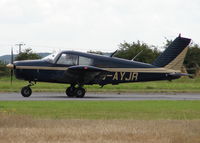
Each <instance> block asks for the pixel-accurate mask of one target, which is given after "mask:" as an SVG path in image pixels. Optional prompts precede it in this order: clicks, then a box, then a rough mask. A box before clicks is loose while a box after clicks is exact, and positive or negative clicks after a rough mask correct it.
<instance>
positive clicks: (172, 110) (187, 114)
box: [0, 101, 200, 120]
mask: <svg viewBox="0 0 200 143" xmlns="http://www.w3.org/2000/svg"><path fill="white" fill-rule="evenodd" d="M0 113H4V114H16V115H26V116H30V117H31V118H32V117H33V118H47V119H88V120H91V119H92V120H96V119H101V120H102V119H103V120H110V119H112V120H113V119H131V120H161V119H170V120H193V119H200V101H123V102H121V101H84V102H83V101H28V102H27V101H0Z"/></svg>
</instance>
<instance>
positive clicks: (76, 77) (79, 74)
mask: <svg viewBox="0 0 200 143" xmlns="http://www.w3.org/2000/svg"><path fill="white" fill-rule="evenodd" d="M107 73H108V71H106V70H104V69H101V68H97V67H93V66H71V67H69V68H68V69H67V70H66V72H65V74H66V75H67V76H68V77H70V78H71V82H72V83H73V82H74V83H79V84H94V83H95V84H100V83H101V81H102V80H103V79H104V78H105V76H106V75H107Z"/></svg>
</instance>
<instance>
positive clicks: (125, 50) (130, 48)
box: [0, 40, 200, 76]
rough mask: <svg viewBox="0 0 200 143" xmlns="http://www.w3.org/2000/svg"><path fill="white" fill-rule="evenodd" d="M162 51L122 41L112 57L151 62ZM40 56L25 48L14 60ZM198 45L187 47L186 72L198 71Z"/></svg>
mask: <svg viewBox="0 0 200 143" xmlns="http://www.w3.org/2000/svg"><path fill="white" fill-rule="evenodd" d="M171 42H172V40H166V42H165V44H164V46H163V47H162V49H165V48H166V47H168V46H169V45H170V43H171ZM88 52H89V53H95V54H100V55H103V54H106V55H108V54H109V53H104V52H102V51H92V50H91V51H88ZM161 53H162V52H161V51H160V50H159V48H158V47H156V46H152V45H148V44H146V43H144V42H140V41H137V42H132V43H128V42H126V41H125V42H123V43H120V44H119V47H118V50H117V52H116V53H115V55H114V57H118V58H123V59H128V60H135V61H139V62H145V63H149V64H151V63H153V61H154V60H155V59H156V58H157V57H158V56H159V55H160V54H161ZM40 58H41V56H39V55H37V54H36V53H34V52H33V51H32V49H30V48H29V49H25V50H24V51H22V52H21V53H19V54H18V55H17V56H16V57H15V59H14V60H16V61H19V60H32V59H40ZM199 59H200V46H199V45H198V44H195V43H193V44H190V45H189V49H188V52H187V55H186V58H185V60H184V67H185V69H186V70H187V72H188V73H191V74H195V75H198V74H199V71H200V68H199V66H200V60H199ZM6 64H7V63H5V62H3V61H0V76H6V75H9V70H8V69H7V68H6Z"/></svg>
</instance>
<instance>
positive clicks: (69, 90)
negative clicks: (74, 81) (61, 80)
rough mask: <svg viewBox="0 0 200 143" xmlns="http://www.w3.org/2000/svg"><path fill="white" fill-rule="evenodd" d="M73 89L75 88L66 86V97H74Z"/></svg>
mask: <svg viewBox="0 0 200 143" xmlns="http://www.w3.org/2000/svg"><path fill="white" fill-rule="evenodd" d="M74 90H75V87H72V86H70V87H68V88H67V89H66V91H65V93H66V94H67V96H68V97H74Z"/></svg>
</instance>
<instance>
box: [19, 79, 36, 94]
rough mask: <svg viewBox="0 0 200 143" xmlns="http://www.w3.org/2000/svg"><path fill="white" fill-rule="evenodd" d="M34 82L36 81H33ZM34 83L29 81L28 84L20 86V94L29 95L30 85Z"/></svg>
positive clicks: (30, 91)
mask: <svg viewBox="0 0 200 143" xmlns="http://www.w3.org/2000/svg"><path fill="white" fill-rule="evenodd" d="M35 84H36V82H35ZM33 85H34V83H32V82H31V81H29V85H27V86H24V87H22V89H21V95H22V96H23V97H30V96H31V94H32V89H31V88H30V87H31V86H33Z"/></svg>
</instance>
